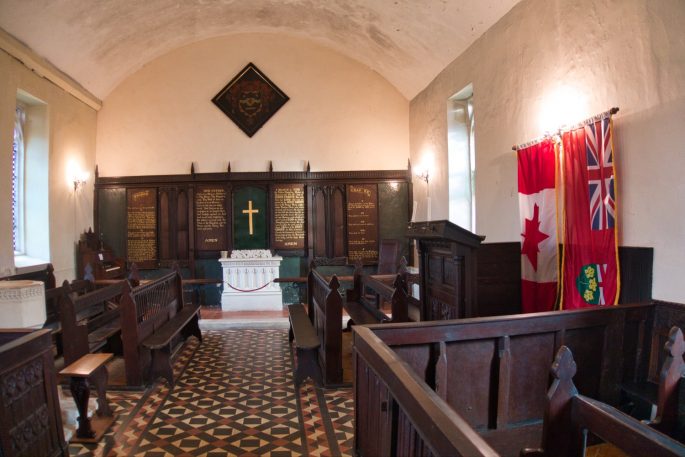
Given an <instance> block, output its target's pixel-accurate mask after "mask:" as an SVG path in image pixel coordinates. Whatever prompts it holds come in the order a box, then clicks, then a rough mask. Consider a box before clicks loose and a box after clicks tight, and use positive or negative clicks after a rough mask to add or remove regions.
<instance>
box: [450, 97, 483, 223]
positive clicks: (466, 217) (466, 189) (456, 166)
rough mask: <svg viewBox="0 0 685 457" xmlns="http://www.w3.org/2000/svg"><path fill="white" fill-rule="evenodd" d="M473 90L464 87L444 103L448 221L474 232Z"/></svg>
mask: <svg viewBox="0 0 685 457" xmlns="http://www.w3.org/2000/svg"><path fill="white" fill-rule="evenodd" d="M473 132H474V116H473V88H472V86H471V85H468V86H467V87H465V88H464V89H462V90H461V91H459V92H457V93H456V94H454V95H453V96H451V97H450V98H449V99H448V100H447V162H448V169H449V220H450V221H451V222H454V223H455V224H457V225H459V226H461V227H463V228H465V229H467V230H471V231H472V232H475V230H476V217H475V215H476V206H475V195H474V186H475V173H476V168H475V165H476V164H475V148H474V135H473Z"/></svg>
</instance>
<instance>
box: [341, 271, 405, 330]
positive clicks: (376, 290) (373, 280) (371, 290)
mask: <svg viewBox="0 0 685 457" xmlns="http://www.w3.org/2000/svg"><path fill="white" fill-rule="evenodd" d="M390 278H391V280H392V283H391V284H392V285H390V284H388V283H387V280H388V279H390ZM384 280H385V281H384ZM346 300H347V302H348V303H351V302H356V303H359V305H361V306H362V307H364V308H365V310H366V312H367V313H368V314H370V315H371V316H374V317H375V320H376V322H378V323H383V322H407V321H408V320H409V311H408V303H409V300H408V292H407V283H406V280H405V274H403V273H399V274H397V275H367V274H365V273H364V271H363V270H362V269H361V268H357V269H355V271H354V276H353V288H352V289H348V290H347V292H346ZM383 302H387V303H390V313H391V315H390V317H388V316H386V315H385V314H384V313H383V312H382V311H381V310H380V308H381V307H382V304H383ZM360 323H362V324H364V323H365V322H360Z"/></svg>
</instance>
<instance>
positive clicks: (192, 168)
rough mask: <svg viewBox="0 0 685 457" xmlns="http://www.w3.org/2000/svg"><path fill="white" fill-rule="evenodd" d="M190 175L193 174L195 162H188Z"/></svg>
mask: <svg viewBox="0 0 685 457" xmlns="http://www.w3.org/2000/svg"><path fill="white" fill-rule="evenodd" d="M190 174H191V175H194V174H195V162H190Z"/></svg>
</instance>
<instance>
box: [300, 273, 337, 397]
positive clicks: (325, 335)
mask: <svg viewBox="0 0 685 457" xmlns="http://www.w3.org/2000/svg"><path fill="white" fill-rule="evenodd" d="M339 287H340V283H339V282H338V278H337V277H336V276H335V275H334V276H333V277H332V278H331V280H330V282H327V281H326V279H325V278H324V277H323V276H322V275H321V274H320V273H319V272H318V271H317V270H316V269H315V268H311V269H310V270H309V275H308V277H307V314H308V316H309V319H310V320H311V322H312V324H313V325H314V329H315V330H316V335H317V338H318V342H319V347H318V361H319V366H320V367H321V372H322V374H323V383H324V384H325V385H336V384H341V383H342V382H343V369H342V307H343V304H342V302H343V300H342V297H341V296H340V292H339V291H338V288H339Z"/></svg>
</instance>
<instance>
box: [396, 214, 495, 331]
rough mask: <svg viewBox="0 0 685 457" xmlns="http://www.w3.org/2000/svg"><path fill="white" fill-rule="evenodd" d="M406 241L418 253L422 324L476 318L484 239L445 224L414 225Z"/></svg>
mask: <svg viewBox="0 0 685 457" xmlns="http://www.w3.org/2000/svg"><path fill="white" fill-rule="evenodd" d="M407 237H408V238H410V239H414V240H416V243H417V246H416V248H417V250H418V253H419V275H420V291H421V292H420V294H421V320H422V321H424V320H445V319H458V318H464V317H473V316H476V315H477V314H478V312H477V294H476V285H477V283H476V280H477V274H476V273H477V272H476V253H477V249H478V247H479V246H480V244H481V242H482V241H483V240H484V239H485V237H484V236H479V235H475V234H473V233H471V232H469V231H468V230H465V229H463V228H461V227H459V226H458V225H456V224H453V223H452V222H450V221H446V220H443V221H428V222H412V223H411V224H409V227H408V230H407Z"/></svg>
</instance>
